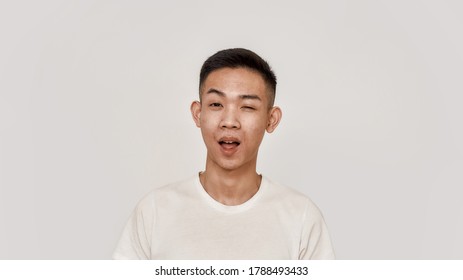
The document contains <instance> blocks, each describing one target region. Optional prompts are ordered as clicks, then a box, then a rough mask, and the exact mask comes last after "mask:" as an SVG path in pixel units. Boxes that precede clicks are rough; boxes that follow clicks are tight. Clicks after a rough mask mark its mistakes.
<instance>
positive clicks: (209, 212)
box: [113, 175, 334, 260]
mask: <svg viewBox="0 0 463 280" xmlns="http://www.w3.org/2000/svg"><path fill="white" fill-rule="evenodd" d="M113 258H114V259H164V260H168V259H191V260H192V259H279V260H283V259H334V252H333V248H332V245H331V241H330V237H329V234H328V230H327V228H326V225H325V222H324V220H323V217H322V215H321V213H320V211H319V210H318V208H317V206H315V204H314V203H313V202H312V201H310V199H309V198H307V197H306V196H304V195H303V194H301V193H299V192H297V191H295V190H292V189H290V188H287V187H283V186H281V185H278V184H276V183H273V182H271V181H270V180H268V179H267V178H266V177H264V176H263V177H262V182H261V185H260V188H259V190H258V192H257V193H256V194H255V195H254V196H253V197H252V198H251V199H249V200H248V201H246V202H245V203H243V204H241V205H237V206H227V205H223V204H221V203H220V202H218V201H216V200H214V199H213V198H212V197H211V196H209V194H208V193H207V192H206V191H205V190H204V188H203V187H202V185H201V183H200V181H199V176H198V175H196V176H195V177H193V178H190V179H188V180H185V181H182V182H179V183H174V184H171V185H167V186H164V187H161V188H156V189H154V190H153V191H151V192H150V193H149V194H147V195H146V196H145V197H144V198H143V199H142V200H141V201H140V202H139V203H138V205H137V207H136V208H135V210H134V212H133V213H132V216H131V217H130V219H129V221H128V223H127V225H126V227H125V229H124V232H123V234H122V237H121V239H120V241H119V243H118V246H117V248H116V250H115V252H114V254H113Z"/></svg>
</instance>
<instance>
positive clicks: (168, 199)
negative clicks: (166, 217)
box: [137, 177, 197, 210]
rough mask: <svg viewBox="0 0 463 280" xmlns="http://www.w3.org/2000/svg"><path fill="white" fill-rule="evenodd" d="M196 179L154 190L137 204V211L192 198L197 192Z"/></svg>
mask: <svg viewBox="0 0 463 280" xmlns="http://www.w3.org/2000/svg"><path fill="white" fill-rule="evenodd" d="M196 180H197V178H196V177H190V178H187V179H183V180H181V181H177V182H173V183H170V184H166V185H163V186H160V187H155V188H153V189H152V190H151V191H150V192H148V193H147V194H146V195H145V196H143V197H142V199H141V200H140V201H139V202H138V204H137V210H144V209H145V210H146V209H153V208H155V207H156V205H159V204H169V203H174V202H178V201H179V200H184V199H188V198H189V197H192V196H193V194H194V190H195V184H196Z"/></svg>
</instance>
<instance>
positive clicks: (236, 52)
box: [199, 48, 277, 106]
mask: <svg viewBox="0 0 463 280" xmlns="http://www.w3.org/2000/svg"><path fill="white" fill-rule="evenodd" d="M222 68H246V69H249V70H253V71H256V72H257V73H259V74H260V75H261V76H262V78H263V79H264V81H265V83H266V84H267V86H268V88H269V89H270V94H269V97H270V98H269V103H270V106H273V103H274V102H275V93H276V87H277V78H276V76H275V73H273V71H272V69H271V68H270V65H269V64H268V63H267V62H266V61H265V60H264V59H262V58H261V57H260V56H258V55H257V54H256V53H254V52H252V51H250V50H247V49H243V48H233V49H226V50H221V51H218V52H217V53H215V54H214V55H212V56H211V57H209V58H208V59H207V60H206V61H205V62H204V64H203V66H202V67H201V72H200V74H199V97H200V98H201V87H202V86H203V84H204V82H205V81H206V79H207V77H208V76H209V74H210V73H212V72H213V71H215V70H219V69H222Z"/></svg>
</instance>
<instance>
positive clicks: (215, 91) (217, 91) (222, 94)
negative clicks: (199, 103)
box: [206, 88, 262, 101]
mask: <svg viewBox="0 0 463 280" xmlns="http://www.w3.org/2000/svg"><path fill="white" fill-rule="evenodd" d="M206 93H207V94H210V93H213V94H217V95H219V96H221V97H225V96H226V94H225V93H224V92H222V91H220V90H218V89H215V88H210V89H209V90H208V91H207V92H206ZM239 97H240V98H241V99H251V100H259V101H262V99H261V98H260V97H259V96H257V95H255V94H242V95H240V96H239Z"/></svg>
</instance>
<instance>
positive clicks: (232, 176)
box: [199, 161, 262, 206]
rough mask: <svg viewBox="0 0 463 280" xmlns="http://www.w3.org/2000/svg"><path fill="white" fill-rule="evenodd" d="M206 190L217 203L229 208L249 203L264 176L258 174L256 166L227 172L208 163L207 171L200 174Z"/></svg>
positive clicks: (253, 164)
mask: <svg viewBox="0 0 463 280" xmlns="http://www.w3.org/2000/svg"><path fill="white" fill-rule="evenodd" d="M199 179H200V181H201V184H202V185H203V188H204V190H205V191H206V192H207V193H208V194H209V195H210V196H211V197H212V198H213V199H214V200H216V201H218V202H220V203H222V204H224V205H229V206H234V205H240V204H243V203H244V202H246V201H248V200H249V199H250V198H251V197H253V196H254V195H255V194H256V193H257V191H258V190H259V187H260V183H261V181H262V176H260V175H258V174H257V173H256V164H255V162H254V163H250V165H246V166H241V167H240V168H239V169H236V170H226V169H223V168H220V167H219V166H217V165H215V164H211V163H210V162H209V161H208V162H206V171H204V172H201V173H200V174H199Z"/></svg>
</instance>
